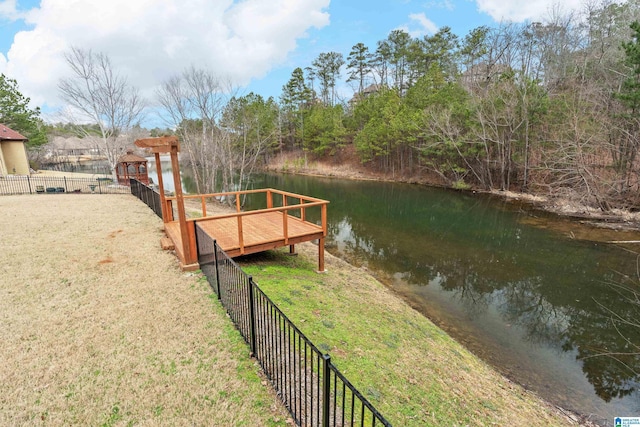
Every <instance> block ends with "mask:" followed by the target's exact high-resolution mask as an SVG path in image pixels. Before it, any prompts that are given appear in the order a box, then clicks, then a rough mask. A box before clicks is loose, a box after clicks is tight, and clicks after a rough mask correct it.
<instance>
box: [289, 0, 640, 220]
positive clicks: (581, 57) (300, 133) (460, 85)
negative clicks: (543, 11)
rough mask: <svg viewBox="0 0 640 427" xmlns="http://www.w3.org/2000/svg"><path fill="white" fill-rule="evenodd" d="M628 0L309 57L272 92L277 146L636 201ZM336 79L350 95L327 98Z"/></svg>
mask: <svg viewBox="0 0 640 427" xmlns="http://www.w3.org/2000/svg"><path fill="white" fill-rule="evenodd" d="M639 11H640V3H639V2H638V1H637V0H636V1H630V2H627V3H624V4H617V3H606V4H601V5H599V6H592V7H587V9H586V10H585V13H584V15H580V16H578V15H562V14H560V13H557V14H555V15H553V16H551V17H550V19H549V20H548V21H547V22H543V23H540V22H533V23H527V24H518V25H517V24H505V25H500V26H498V27H495V28H489V27H478V28H475V29H474V30H472V31H471V32H469V34H467V35H466V36H464V37H462V38H460V37H458V36H456V35H455V34H453V33H452V32H451V29H450V28H447V27H443V28H441V29H440V30H439V31H438V32H437V33H435V34H433V35H430V36H426V37H424V38H412V37H411V36H410V35H409V34H408V33H406V32H405V31H403V30H394V31H392V32H391V33H390V34H389V36H388V37H387V38H386V39H384V40H380V41H379V42H378V43H377V45H376V46H374V47H368V46H365V45H363V44H362V43H358V44H356V45H354V46H353V48H352V50H351V52H349V54H348V55H347V57H346V59H345V58H344V57H343V55H342V54H340V53H337V52H330V53H323V54H321V55H320V56H319V57H318V58H317V59H316V60H315V61H313V63H312V64H310V66H309V67H307V68H305V69H301V68H298V69H296V70H295V71H294V72H293V74H292V76H291V79H290V80H289V82H288V83H287V84H286V85H285V86H284V87H283V94H282V98H281V108H282V121H283V122H282V125H283V129H282V141H283V144H284V145H285V146H286V147H287V148H302V149H304V150H306V151H308V152H312V153H316V154H318V155H327V154H332V153H335V152H336V150H337V149H338V148H339V147H340V146H343V145H345V144H353V145H354V146H355V149H356V151H357V153H358V155H359V158H360V160H361V161H362V162H364V163H368V164H370V165H371V166H372V167H375V168H376V169H378V170H381V171H384V172H392V173H397V174H399V175H411V176H415V175H416V174H430V175H431V176H436V177H437V178H438V179H439V180H440V182H441V183H443V184H445V185H450V186H453V187H456V188H469V187H474V188H483V189H509V190H517V191H530V192H534V193H543V194H546V195H552V196H556V195H561V196H562V197H567V198H571V199H574V200H577V201H580V202H582V203H585V204H587V205H591V206H596V207H600V208H603V209H610V208H611V207H638V205H639V203H640V199H639V198H638V194H639V192H638V190H640V188H639V181H638V173H639V171H640V170H639V164H638V158H637V157H638V149H639V148H640V24H639V23H638V21H637V20H638V17H639ZM343 74H344V75H345V77H346V79H347V81H348V82H349V83H350V84H352V85H353V87H354V92H355V94H354V96H353V98H351V99H349V100H340V99H338V98H337V96H336V87H337V85H338V84H339V83H338V82H339V79H340V77H341V76H342V75H343Z"/></svg>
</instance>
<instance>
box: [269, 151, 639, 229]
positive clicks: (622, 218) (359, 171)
mask: <svg viewBox="0 0 640 427" xmlns="http://www.w3.org/2000/svg"><path fill="white" fill-rule="evenodd" d="M301 163H306V164H304V165H302V164H301ZM263 171H264V172H274V173H282V174H291V175H303V176H312V177H320V178H338V179H351V180H356V181H377V182H394V183H402V184H412V185H423V186H427V187H434V188H442V189H448V190H452V191H461V192H471V193H474V194H475V193H478V194H488V195H492V196H496V197H501V198H503V199H505V200H507V201H509V202H519V203H525V204H527V205H529V206H531V207H532V208H534V209H537V210H541V211H544V212H547V213H551V214H555V215H558V216H560V217H563V218H568V219H574V220H577V221H581V222H582V223H583V224H586V225H591V226H593V227H599V228H608V229H614V230H623V231H640V212H630V211H628V210H622V209H612V210H611V211H607V212H605V211H602V210H599V209H596V208H592V207H589V206H586V205H582V204H579V203H576V202H573V201H570V200H567V199H563V198H554V199H551V198H549V197H547V196H542V195H535V194H530V193H519V192H514V191H510V190H495V189H494V190H479V189H468V190H460V189H454V188H451V187H448V186H445V185H441V184H438V183H436V182H431V181H430V180H428V179H425V178H415V177H413V178H412V177H403V176H394V175H393V174H392V175H389V174H383V173H377V172H373V171H370V170H368V169H367V168H365V167H363V166H362V165H360V164H353V162H349V161H345V162H341V163H335V164H330V163H328V162H326V161H323V160H318V159H314V160H307V161H306V162H305V161H304V159H303V158H301V157H300V156H298V155H297V154H296V153H281V154H278V155H276V156H275V157H274V158H272V159H270V161H269V165H268V166H264V167H263Z"/></svg>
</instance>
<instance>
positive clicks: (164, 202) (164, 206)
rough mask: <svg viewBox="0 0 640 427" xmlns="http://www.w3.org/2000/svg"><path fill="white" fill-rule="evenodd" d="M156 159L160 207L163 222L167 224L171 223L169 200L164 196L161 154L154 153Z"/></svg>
mask: <svg viewBox="0 0 640 427" xmlns="http://www.w3.org/2000/svg"><path fill="white" fill-rule="evenodd" d="M154 156H155V158H156V173H157V174H158V192H159V193H160V205H161V206H160V207H161V208H162V221H163V222H164V223H167V222H169V221H170V219H169V216H168V215H167V199H166V198H165V195H164V180H163V179H162V165H161V164H160V153H154Z"/></svg>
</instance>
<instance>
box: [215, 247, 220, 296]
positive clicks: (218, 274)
mask: <svg viewBox="0 0 640 427" xmlns="http://www.w3.org/2000/svg"><path fill="white" fill-rule="evenodd" d="M213 259H214V261H215V263H216V288H217V291H218V292H216V293H217V294H218V299H220V298H221V296H220V272H219V271H218V270H219V268H218V267H219V265H218V242H217V241H216V240H214V241H213Z"/></svg>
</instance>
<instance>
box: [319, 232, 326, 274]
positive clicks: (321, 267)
mask: <svg viewBox="0 0 640 427" xmlns="http://www.w3.org/2000/svg"><path fill="white" fill-rule="evenodd" d="M324 239H325V238H324V237H321V238H319V239H318V273H324V272H325V270H324Z"/></svg>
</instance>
